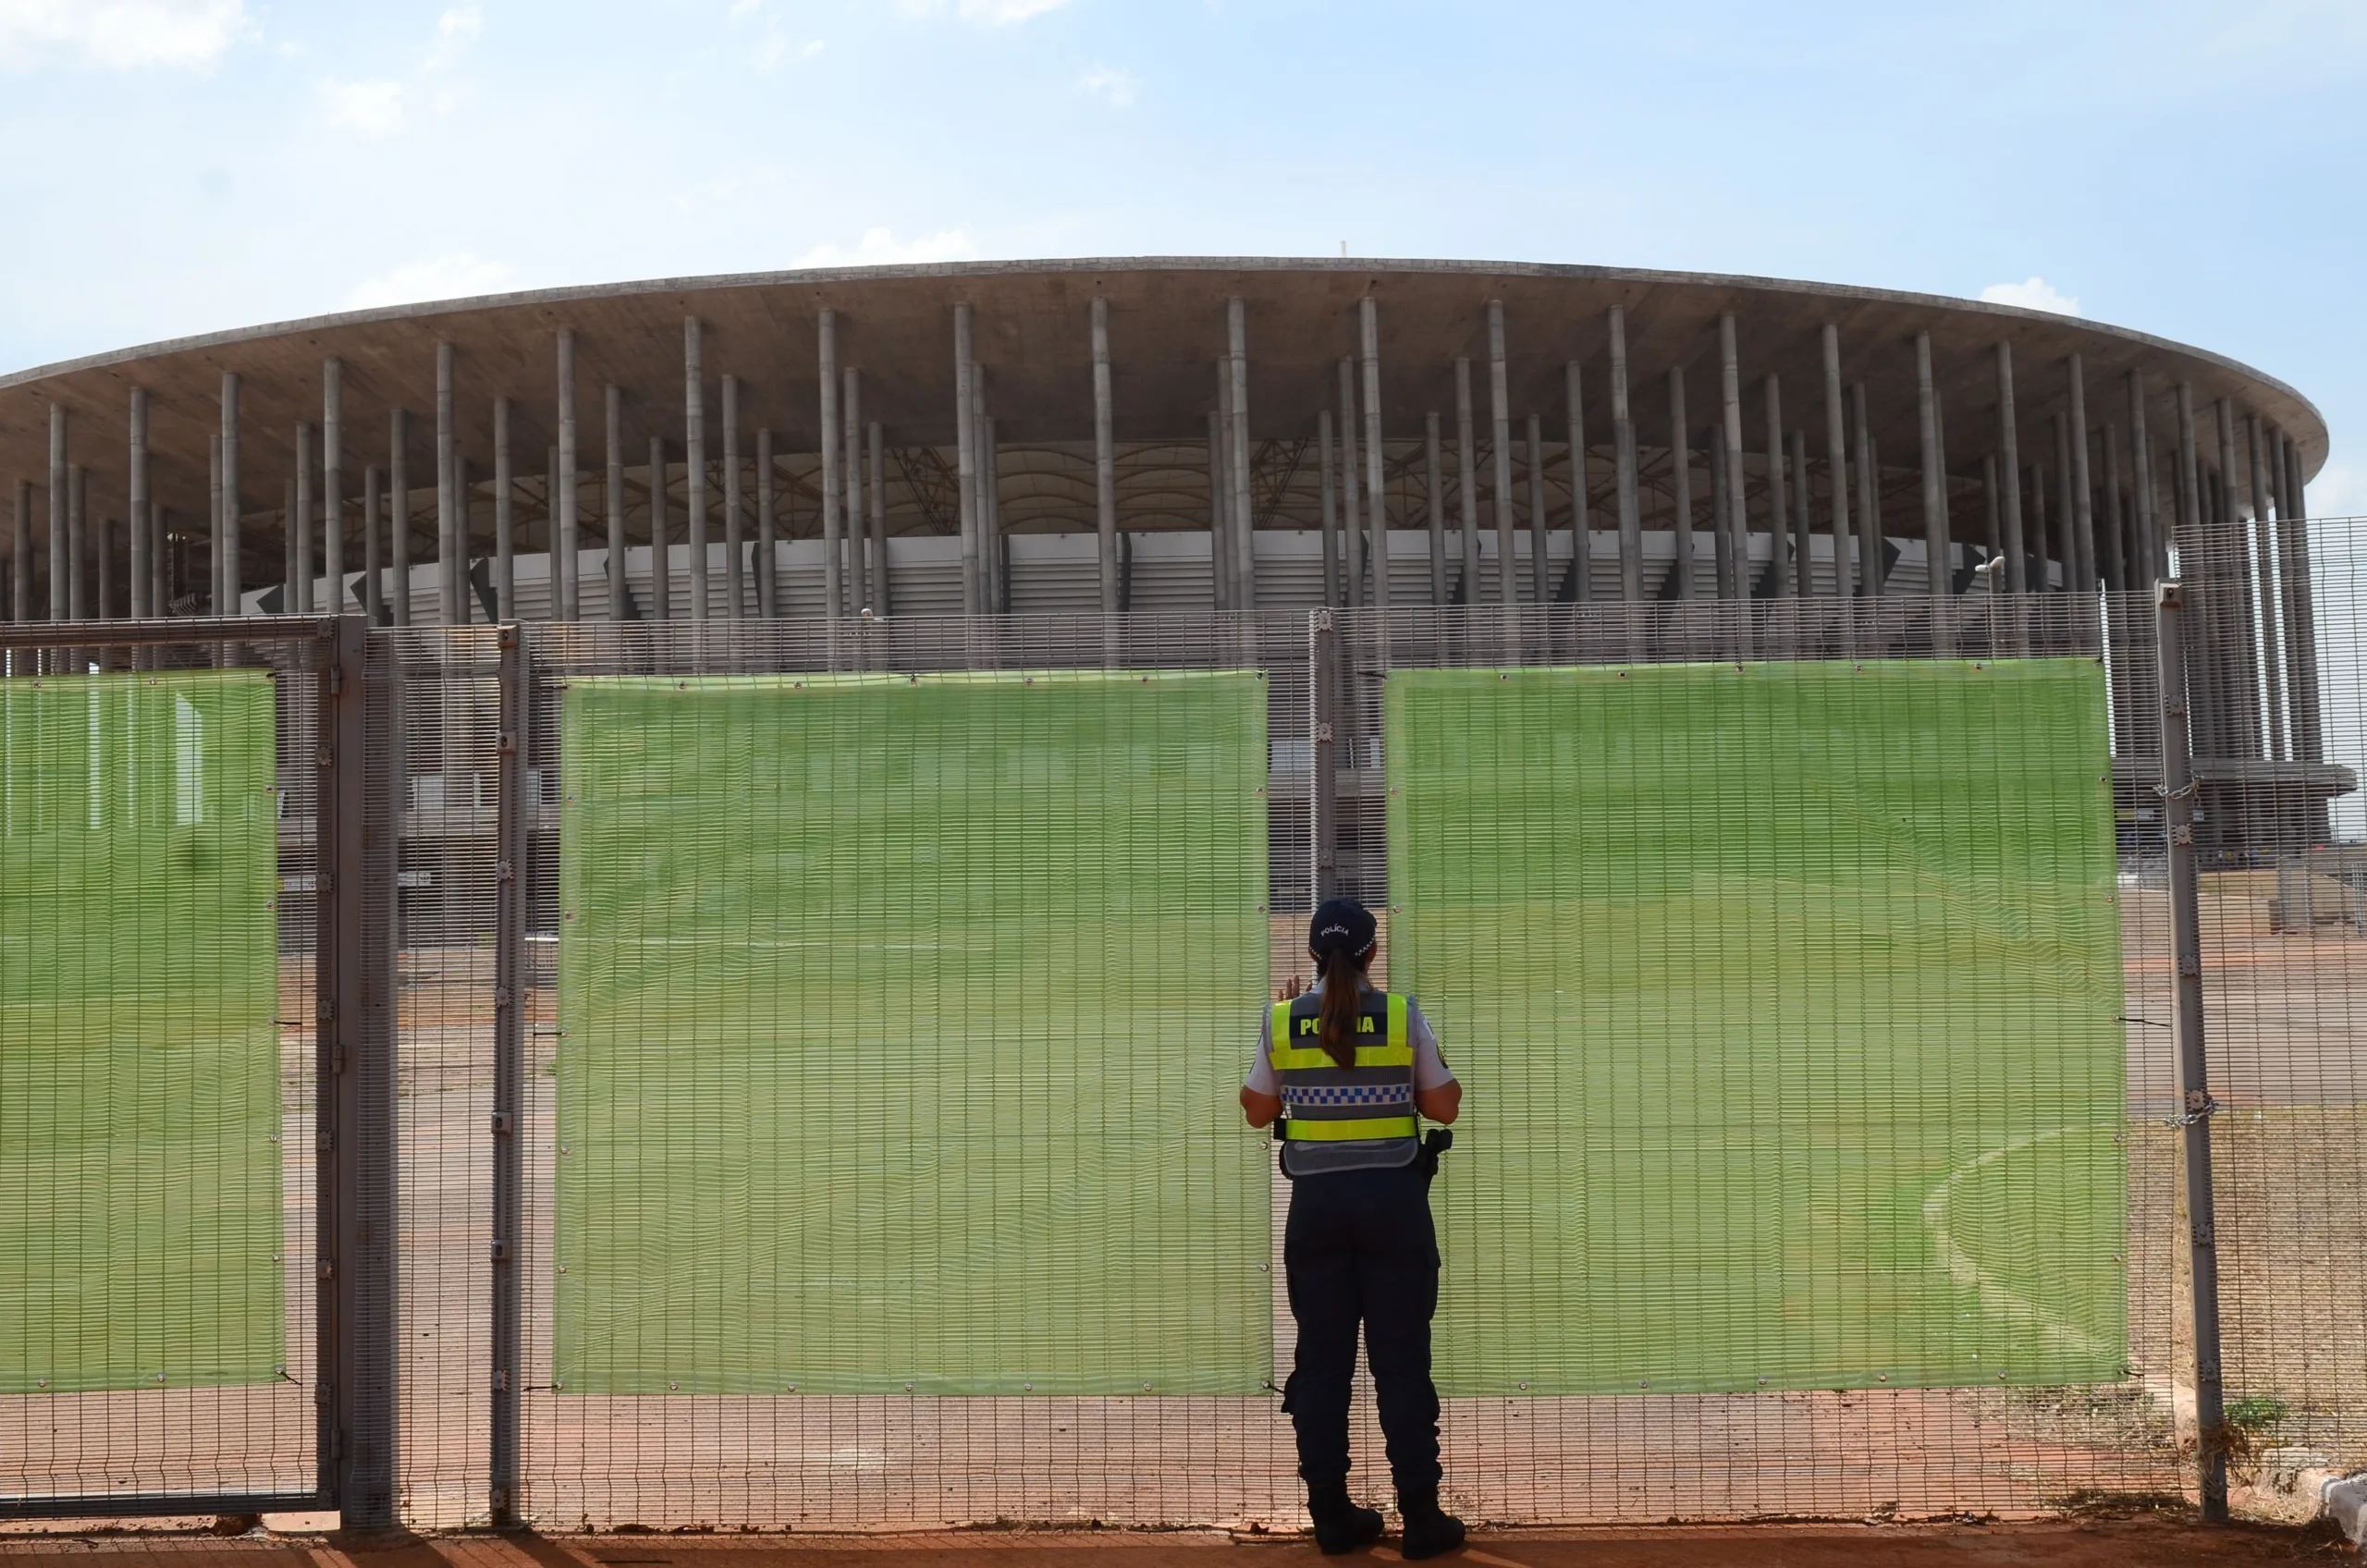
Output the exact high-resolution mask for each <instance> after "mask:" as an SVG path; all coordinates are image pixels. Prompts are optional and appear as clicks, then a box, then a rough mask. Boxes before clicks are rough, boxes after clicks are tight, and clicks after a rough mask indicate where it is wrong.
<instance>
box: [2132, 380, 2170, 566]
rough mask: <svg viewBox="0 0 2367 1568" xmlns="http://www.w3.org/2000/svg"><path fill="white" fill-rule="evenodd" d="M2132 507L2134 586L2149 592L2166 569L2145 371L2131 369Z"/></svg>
mask: <svg viewBox="0 0 2367 1568" xmlns="http://www.w3.org/2000/svg"><path fill="white" fill-rule="evenodd" d="M2128 482H2129V496H2128V499H2129V510H2130V513H2131V521H2132V522H2134V524H2135V525H2136V526H2135V531H2134V532H2135V533H2136V540H2135V545H2136V554H2137V567H2136V570H2135V572H2134V574H2133V575H2134V577H2135V579H2136V581H2135V582H2133V583H2132V584H2131V586H2132V587H2135V588H2139V589H2141V590H2144V591H2147V592H2150V591H2151V590H2152V586H2153V584H2154V582H2157V581H2158V580H2159V579H2161V578H2162V577H2163V576H2164V575H2165V572H2164V570H2163V563H2162V547H2161V541H2160V533H2159V526H2158V523H2159V520H2158V518H2157V517H2156V515H2155V513H2154V509H2153V442H2152V437H2151V436H2150V435H2147V434H2146V432H2145V373H2144V372H2143V371H2141V370H2132V371H2130V372H2129V373H2128Z"/></svg>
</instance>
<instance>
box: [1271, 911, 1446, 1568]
mask: <svg viewBox="0 0 2367 1568" xmlns="http://www.w3.org/2000/svg"><path fill="white" fill-rule="evenodd" d="M1378 937H1379V931H1378V928H1377V926H1376V925H1375V923H1374V921H1373V917H1372V913H1371V912H1370V911H1368V910H1367V909H1366V908H1365V907H1364V906H1363V905H1362V904H1360V903H1358V902H1356V901H1355V900H1354V899H1331V900H1326V901H1325V902H1324V904H1323V906H1322V907H1321V908H1319V909H1318V910H1317V911H1316V912H1315V918H1314V920H1313V921H1312V922H1311V923H1310V924H1309V925H1308V927H1307V955H1308V956H1309V957H1310V958H1312V959H1314V960H1315V973H1316V984H1315V986H1314V988H1313V989H1311V990H1309V991H1308V992H1307V993H1306V994H1305V995H1304V996H1289V995H1286V996H1285V997H1284V999H1282V1000H1281V1001H1278V1002H1276V1003H1275V1004H1274V1005H1273V1007H1272V1009H1271V1010H1270V1011H1269V1013H1268V1015H1267V1018H1266V1023H1265V1027H1264V1028H1263V1029H1262V1030H1260V1032H1259V1038H1258V1042H1257V1059H1256V1060H1255V1061H1254V1062H1253V1063H1252V1064H1251V1066H1250V1070H1249V1080H1248V1082H1247V1083H1246V1084H1243V1085H1242V1090H1241V1109H1242V1111H1243V1113H1244V1114H1245V1115H1246V1116H1247V1117H1248V1119H1249V1125H1251V1126H1252V1127H1266V1126H1269V1125H1271V1124H1272V1122H1273V1121H1274V1120H1275V1118H1276V1117H1278V1116H1282V1113H1283V1112H1284V1111H1285V1110H1287V1111H1288V1112H1289V1114H1288V1116H1287V1117H1285V1118H1284V1119H1283V1121H1282V1170H1283V1171H1284V1172H1285V1173H1286V1174H1287V1175H1289V1176H1290V1177H1291V1178H1292V1187H1291V1211H1290V1219H1289V1221H1288V1223H1287V1224H1286V1225H1285V1227H1284V1229H1283V1231H1282V1267H1283V1270H1284V1273H1285V1275H1286V1276H1287V1279H1288V1283H1289V1288H1290V1302H1291V1317H1293V1318H1294V1319H1295V1320H1296V1321H1297V1324H1298V1365H1297V1366H1296V1368H1295V1369H1294V1371H1293V1372H1292V1373H1291V1375H1290V1379H1289V1381H1288V1382H1287V1383H1285V1384H1284V1385H1283V1389H1282V1408H1283V1409H1284V1410H1286V1411H1288V1412H1289V1413H1290V1416H1291V1422H1292V1425H1293V1426H1294V1427H1295V1428H1296V1430H1297V1433H1298V1473H1299V1477H1300V1479H1302V1480H1304V1481H1305V1482H1306V1508H1307V1513H1309V1515H1311V1516H1312V1517H1313V1519H1314V1521H1315V1539H1316V1543H1317V1544H1318V1546H1320V1547H1321V1548H1322V1549H1323V1550H1324V1551H1325V1553H1327V1554H1331V1555H1336V1554H1338V1553H1341V1552H1345V1551H1353V1550H1355V1549H1356V1548H1358V1547H1360V1546H1363V1545H1365V1544H1367V1542H1370V1541H1373V1540H1375V1539H1378V1538H1379V1537H1380V1532H1381V1520H1380V1514H1379V1513H1376V1512H1374V1511H1373V1510H1371V1509H1369V1508H1359V1507H1357V1506H1356V1505H1355V1503H1353V1502H1351V1501H1349V1500H1348V1385H1349V1379H1350V1378H1352V1377H1353V1376H1354V1375H1355V1363H1356V1325H1357V1323H1358V1322H1359V1320H1361V1321H1362V1323H1363V1325H1364V1332H1365V1348H1366V1354H1367V1356H1368V1357H1369V1359H1370V1360H1371V1363H1372V1377H1373V1386H1374V1390H1375V1393H1376V1395H1377V1397H1378V1402H1379V1404H1380V1429H1381V1432H1382V1434H1383V1435H1384V1437H1385V1438H1386V1439H1387V1441H1388V1448H1389V1467H1390V1471H1391V1473H1392V1478H1393V1479H1394V1480H1395V1481H1396V1483H1397V1506H1398V1511H1399V1513H1401V1514H1402V1515H1403V1516H1404V1522H1405V1530H1404V1540H1403V1543H1402V1546H1401V1550H1402V1552H1403V1554H1404V1556H1405V1557H1407V1558H1411V1559H1419V1558H1425V1557H1436V1556H1437V1555H1439V1554H1440V1553H1441V1552H1444V1551H1452V1550H1453V1549H1454V1548H1456V1547H1457V1546H1460V1545H1461V1544H1462V1542H1463V1522H1462V1521H1461V1520H1459V1519H1456V1518H1453V1517H1452V1516H1450V1515H1448V1514H1446V1513H1442V1512H1441V1511H1440V1508H1439V1476H1440V1470H1439V1396H1438V1390H1437V1389H1436V1388H1435V1387H1434V1386H1433V1385H1432V1384H1431V1382H1430V1315H1431V1313H1432V1312H1433V1311H1435V1310H1436V1308H1437V1306H1438V1299H1439V1248H1438V1236H1437V1232H1436V1231H1434V1230H1433V1229H1432V1227H1431V1224H1430V1205H1429V1192H1428V1189H1429V1174H1428V1167H1429V1163H1430V1160H1429V1158H1428V1157H1426V1154H1425V1151H1424V1150H1423V1148H1422V1145H1421V1141H1420V1138H1419V1136H1418V1131H1419V1118H1421V1117H1425V1116H1426V1117H1429V1119H1430V1120H1431V1121H1438V1122H1442V1123H1443V1122H1451V1121H1453V1120H1454V1119H1455V1115H1456V1113H1457V1112H1458V1111H1459V1110H1460V1109H1461V1108H1462V1103H1463V1085H1461V1084H1458V1083H1456V1082H1455V1080H1454V1074H1453V1073H1452V1072H1448V1071H1447V1067H1446V1063H1445V1062H1444V1061H1443V1060H1441V1059H1440V1057H1439V1043H1438V1038H1437V1036H1436V1035H1432V1034H1431V1033H1430V1026H1429V1023H1428V1022H1426V1021H1425V1020H1424V1019H1423V1017H1422V1010H1421V1009H1420V1008H1418V1007H1416V1006H1415V1005H1414V999H1413V998H1411V997H1404V996H1398V995H1396V994H1394V993H1384V992H1380V991H1376V990H1374V989H1373V988H1372V986H1371V985H1370V984H1369V982H1368V981H1367V978H1366V973H1367V970H1368V969H1370V967H1371V965H1372V960H1373V953H1374V950H1375V949H1376V947H1377V945H1378Z"/></svg>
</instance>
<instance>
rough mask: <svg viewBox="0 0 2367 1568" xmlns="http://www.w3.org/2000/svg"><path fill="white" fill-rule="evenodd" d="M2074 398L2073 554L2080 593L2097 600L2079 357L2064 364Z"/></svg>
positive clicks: (2083, 388) (2085, 380) (2084, 386)
mask: <svg viewBox="0 0 2367 1568" xmlns="http://www.w3.org/2000/svg"><path fill="white" fill-rule="evenodd" d="M2064 374H2065V378H2066V380H2067V383H2068V388H2067V389H2068V391H2069V393H2070V398H2071V408H2070V413H2069V416H2068V417H2069V419H2070V423H2071V462H2070V471H2071V510H2070V512H2069V514H2068V515H2069V517H2070V520H2071V553H2072V555H2073V556H2074V557H2077V558H2078V560H2079V579H2078V581H2077V582H2076V583H2075V584H2074V589H2075V591H2076V592H2078V593H2080V594H2088V595H2090V596H2093V594H2095V591H2096V584H2097V582H2098V579H2099V575H2100V572H2099V565H2098V562H2099V557H2098V555H2097V553H2096V514H2095V500H2094V497H2093V496H2092V495H2091V490H2090V484H2091V481H2090V477H2089V472H2088V375H2087V371H2086V369H2085V367H2084V366H2083V365H2082V364H2081V362H2080V360H2079V355H2077V354H2073V355H2072V356H2071V357H2070V358H2069V359H2067V360H2066V361H2064Z"/></svg>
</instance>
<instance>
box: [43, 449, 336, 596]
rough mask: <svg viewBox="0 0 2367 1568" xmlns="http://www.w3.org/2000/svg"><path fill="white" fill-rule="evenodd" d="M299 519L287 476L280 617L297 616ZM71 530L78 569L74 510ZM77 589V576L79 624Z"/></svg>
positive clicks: (78, 527) (78, 526) (282, 494)
mask: <svg viewBox="0 0 2367 1568" xmlns="http://www.w3.org/2000/svg"><path fill="white" fill-rule="evenodd" d="M296 428H297V431H298V433H299V437H301V434H302V432H303V429H304V426H302V425H298V426H297V427H296ZM298 516H299V514H298V512H297V510H296V479H295V476H294V475H293V474H290V475H289V476H288V478H286V479H283V480H281V481H280V482H279V613H280V614H282V615H295V614H297V613H298V611H297V608H296V603H297V598H298V590H299V586H300V585H299V583H298V582H297V578H296V545H297V542H298V541H299V540H300V539H301V538H302V537H303V536H304V530H303V527H302V525H301V524H300V522H299V521H297V519H298ZM73 526H74V534H75V538H76V540H77V541H78V543H77V544H76V545H75V549H74V556H75V565H76V566H78V567H79V566H80V565H81V556H82V550H81V546H80V543H79V541H80V537H81V533H82V519H81V515H80V508H77V510H76V514H75V518H74V525H73ZM80 585H81V575H80V573H79V572H78V573H77V575H76V584H75V586H76V599H77V603H76V606H75V619H78V620H79V619H81V606H80Z"/></svg>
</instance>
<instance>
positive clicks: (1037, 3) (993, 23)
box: [896, 0, 1069, 27]
mask: <svg viewBox="0 0 2367 1568" xmlns="http://www.w3.org/2000/svg"><path fill="white" fill-rule="evenodd" d="M1068 3H1069V0H951V4H950V5H949V4H948V3H947V0H896V10H897V12H898V13H899V14H900V15H902V16H906V17H941V16H943V15H945V13H946V12H947V11H949V10H950V11H952V12H953V13H954V14H955V15H956V16H958V17H960V18H962V19H963V21H965V22H984V23H986V24H987V26H988V27H1009V26H1011V25H1012V23H1013V22H1024V21H1026V20H1028V19H1030V18H1035V17H1040V16H1042V15H1043V14H1044V13H1045V12H1047V11H1057V10H1059V9H1060V8H1061V6H1065V5H1067V4H1068Z"/></svg>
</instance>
